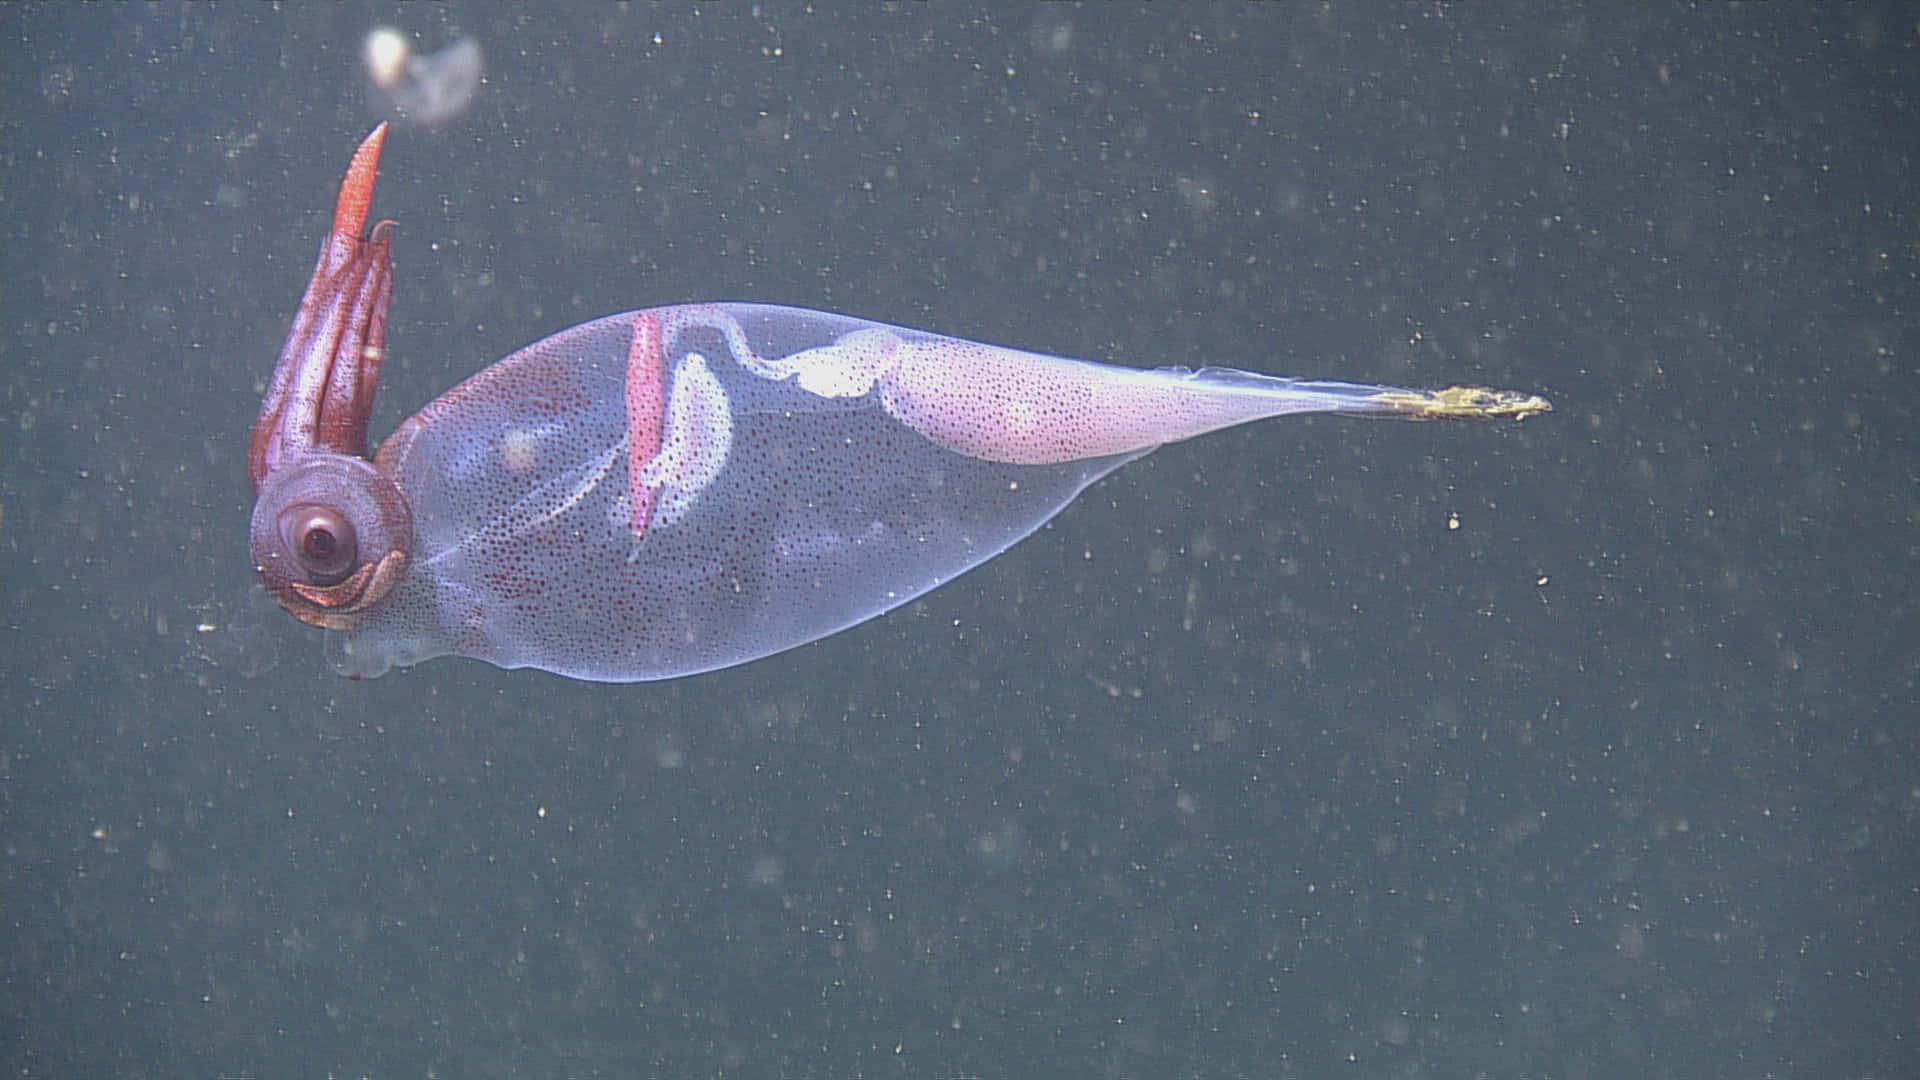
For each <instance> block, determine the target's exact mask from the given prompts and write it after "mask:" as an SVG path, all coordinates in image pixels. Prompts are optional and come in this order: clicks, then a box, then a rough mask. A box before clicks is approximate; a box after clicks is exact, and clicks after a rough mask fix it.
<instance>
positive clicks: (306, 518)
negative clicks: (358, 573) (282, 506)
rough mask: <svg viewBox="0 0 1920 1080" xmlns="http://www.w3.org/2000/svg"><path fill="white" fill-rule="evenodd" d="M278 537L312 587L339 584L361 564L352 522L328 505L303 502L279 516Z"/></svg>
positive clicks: (358, 546)
mask: <svg viewBox="0 0 1920 1080" xmlns="http://www.w3.org/2000/svg"><path fill="white" fill-rule="evenodd" d="M280 536H281V538H282V539H283V540H285V541H286V545H287V550H289V551H291V552H292V553H293V557H294V558H295V559H298V560H299V562H300V568H301V569H302V570H304V571H305V572H306V574H307V576H308V577H309V578H311V579H312V582H313V584H315V585H338V584H340V583H341V582H342V581H345V580H347V578H348V577H350V576H352V574H353V568H354V564H356V563H358V562H359V561H360V544H359V541H358V540H357V539H356V538H355V537H354V534H353V523H352V522H350V521H348V520H347V518H346V515H344V514H342V513H341V512H340V511H338V510H336V509H334V508H333V507H331V506H316V505H314V504H312V503H303V504H301V505H299V506H293V507H289V508H287V509H286V510H284V511H282V512H281V514H280Z"/></svg>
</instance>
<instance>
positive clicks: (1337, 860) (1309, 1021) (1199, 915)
mask: <svg viewBox="0 0 1920 1080" xmlns="http://www.w3.org/2000/svg"><path fill="white" fill-rule="evenodd" d="M381 21H392V22H396V23H398V24H399V25H402V26H404V27H406V28H408V29H411V30H414V31H417V32H419V33H420V34H421V35H422V37H423V43H424V44H426V45H427V46H429V47H432V46H437V45H440V44H443V43H445V42H447V41H450V40H452V39H453V38H454V37H456V36H458V35H459V34H462V33H471V34H474V35H476V36H477V37H478V38H479V39H480V40H481V42H482V43H483V44H484V46H485V48H486V50H487V52H488V54H489V59H490V81H489V84H488V85H487V86H486V87H485V89H484V94H483V97H482V99H481V101H480V104H479V106H478V108H477V109H476V110H475V111H474V112H473V113H472V114H471V115H470V116H468V117H467V118H466V119H465V120H463V121H462V122H460V123H458V124H456V125H454V126H452V127H451V128H449V129H448V130H446V131H444V132H442V133H440V134H437V135H429V134H425V133H404V134H400V135H396V136H395V137H394V138H393V139H392V140H390V142H389V146H388V153H387V159H386V162H385V167H384V169H383V177H382V184H381V189H380V193H379V199H378V202H377V204H376V211H377V212H378V213H380V214H383V215H387V216H391V217H394V218H396V219H398V220H399V221H400V222H401V227H400V231H399V234H398V236H399V239H398V243H397V248H396V256H395V259H396V263H397V264H398V287H397V297H396V301H395V305H394V325H393V334H392V340H391V343H390V344H391V347H392V353H393V359H392V360H391V362H390V363H389V365H388V376H387V385H386V387H385V390H384V392H383V397H382V405H381V408H380V412H379V415H378V417H377V419H376V423H375V429H376V431H379V432H384V431H386V430H389V429H390V428H391V426H392V424H393V423H394V422H395V421H397V420H398V419H399V418H400V417H401V416H404V415H405V414H406V413H408V412H410V411H412V410H413V409H415V408H418V407H419V406H420V405H422V404H424V403H425V402H427V401H428V400H430V399H431V398H432V397H433V396H434V395H436V394H438V393H439V392H440V391H442V390H444V389H445V388H446V387H448V386H450V385H451V384H453V383H454V382H455V381H457V380H458V379H460V378H461V377H463V376H465V375H467V374H469V373H471V372H473V371H474V370H476V369H478V368H479V367H481V366H483V365H484V364H486V363H487V362H489V361H490V360H492V359H493V358H495V357H497V356H500V355H502V354H505V353H506V352H508V351H510V350H512V349H513V348H515V347H517V346H519V345H521V344H523V343H525V342H526V341H528V340H531V339H532V338H535V337H538V336H541V335H543V334H546V333H549V332H551V331H554V330H557V329H560V328H562V327H564V326H567V325H570V324H573V323H576V322H579V321H582V320H584V319H587V318H589V317H593V316H598V315H601V314H605V313H608V312H612V311H619V310H624V309H628V308H633V307H638V306H645V305H649V304H663V303H674V302H680V301H685V300H693V299H712V298H736V299H753V300H765V301H772V302H778V303H787V304H798V305H806V306H815V307H824V308H830V309H836V310H842V311H846V312H849V313H853V314H858V315H863V316H867V317H870V318H876V319H882V320H887V321H892V322H901V323H908V324H912V325H917V326H923V327H926V328H928V329H933V330H939V331H945V332H949V333H956V334H962V335H967V336H972V337H977V338H982V339H986V340H990V341H996V342H1002V343H1007V344H1015V345H1020V346H1024V347H1027V348H1033V349H1039V350H1045V351H1053V352H1062V353H1069V354H1076V355H1083V356H1090V357H1095V358H1100V359H1109V360H1115V361H1119V362H1125V363H1134V364H1153V363H1164V362H1177V363H1228V364H1235V365H1239V366H1244V367H1253V368H1261V369H1266V370H1276V371H1283V372H1289V373H1299V374H1313V375H1323V376H1332V377H1346V378H1356V379H1363V380H1376V381H1393V382H1410V383H1415V384H1431V385H1438V384H1442V383H1446V382H1451V381H1469V382H1479V383H1489V384H1495V385H1506V386H1514V387H1520V388H1526V389H1536V390H1541V391H1543V392H1546V393H1548V394H1550V395H1552V396H1553V397H1554V398H1555V399H1556V401H1557V403H1558V406H1559V410H1558V411H1557V412H1555V413H1554V414H1553V415H1552V416H1550V417H1547V418H1543V419H1540V420H1535V421H1529V422H1528V423H1526V424H1525V425H1510V424H1509V425H1496V426H1480V425H1462V426H1447V425H1441V426H1433V425H1395V424H1360V423H1353V422H1342V421H1337V420H1298V421H1290V422H1283V423H1273V424H1267V425H1262V426H1257V427H1254V428H1251V429H1245V430H1241V431H1236V432H1231V433H1227V434H1223V435H1219V436H1214V437H1210V438H1207V439H1204V440H1200V441H1198V442H1195V443H1192V444H1188V445H1183V446H1177V447H1172V448H1168V449H1166V450H1163V451H1161V452H1160V453H1158V454H1156V455H1154V456H1153V457H1152V458H1149V459H1148V460H1146V461H1144V462H1141V463H1138V464H1136V465H1134V466H1132V467H1130V468H1129V469H1127V470H1126V471H1124V472H1123V473H1121V474H1120V475H1118V476H1116V477H1114V478H1112V479H1110V480H1109V481H1107V482H1105V483H1104V484H1102V485H1100V486H1099V487H1098V488H1096V489H1095V490H1094V491H1092V492H1090V493H1089V494H1088V495H1087V496H1086V497H1084V498H1083V499H1082V500H1081V501H1080V502H1079V503H1077V504H1076V505H1075V506H1074V507H1073V508H1071V509H1070V510H1069V511H1068V512H1067V513H1066V514H1064V515H1063V516H1062V517H1061V518H1060V519H1059V520H1058V521H1056V522H1055V524H1054V526H1053V527H1052V528H1050V529H1048V530H1046V531H1045V532H1043V533H1042V534H1040V535H1038V536H1036V537H1035V538H1034V539H1032V540H1031V541H1029V542H1028V543H1026V544H1025V545H1023V546H1021V547H1019V548H1017V549H1015V550H1014V551H1013V552H1012V553H1010V554H1009V555H1007V556H1005V557H1003V558H1001V559H1000V560H998V561H996V562H994V563H992V564H990V565H989V566H988V567H987V568H985V569H983V570H981V571H979V572H976V573H975V574H973V575H971V576H969V577H968V578H966V579H965V580H964V581H962V582H961V583H959V584H956V585H953V586H951V587H948V588H946V589H944V590H942V591H940V592H938V593H936V594H934V595H932V596H931V597H929V598H927V599H925V600H924V601H922V602H920V603H917V604H914V605H912V606H911V607H909V608H907V609H904V610H902V611H900V612H897V613H895V614H894V615H892V616H890V617H888V618H884V619H881V620H878V621H876V622H873V623H871V624H869V625H867V626H865V627H862V628H860V629H858V630H856V631H853V632H850V633H847V634H843V635H841V636H839V637H836V638H833V639H831V640H829V641H826V642H824V643H821V644H818V645H815V646H812V647H809V648H805V649H801V650H798V651H795V652H792V653H789V654H786V655H784V656H780V657H777V658H774V659H771V660H767V661H764V662H761V663H758V664H754V665H751V666H749V667H745V668H741V669H736V670H733V671H728V672H723V673H719V674H715V675H710V676H706V677H701V678H697V679H690V680H685V681H681V682H677V683H669V684H657V685H650V686H637V687H601V686H593V685H584V684H577V683H570V682H566V681H563V680H559V679H556V678H552V677H549V676H545V675H541V674H537V673H530V672H520V673H504V672H498V671H495V670H493V669H491V668H487V667H484V666H482V665H478V664H474V663H470V662H462V661H439V662H434V663H431V664H428V665H425V666H423V667H420V668H417V669H414V670H412V671H409V672H404V673H399V674H396V675H394V676H390V677H388V678H385V679H381V680H378V681H372V682H367V683H364V684H356V683H352V682H347V681H343V680H340V679H337V678H335V677H334V676H332V675H331V674H329V673H328V672H327V671H326V670H325V668H324V665H323V662H322V658H321V652H320V642H319V639H318V635H317V634H315V633H314V632H312V631H308V630H306V629H304V628H302V627H300V626H298V625H296V624H295V623H293V622H292V621H291V620H289V619H287V618H285V617H284V616H282V615H281V614H280V613H279V612H278V611H277V610H275V609H273V607H272V605H271V604H270V603H269V602H266V601H265V600H263V598H262V597H261V595H260V593H259V590H258V589H257V587H256V586H255V584H254V581H253V578H252V575H251V574H250V572H249V569H248V566H247V557H246V544H245V538H246V523H247V515H248V511H249V506H250V503H251V496H250V494H249V492H248V490H247V485H246V481H245V475H244V473H245V469H244V460H243V458H244V450H245V443H246V432H247V428H248V426H249V424H250V423H251V422H252V419H253V415H254V411H255V409H256V407H257V403H258V396H259V391H260V389H261V387H262V385H263V382H264V380H265V378H266V376H267V374H268V371H269V369H270V367H271V363H272V360H273V357H274V354H275V352H276V350H277V348H278V345H279V342H280V339H281V337H282V336H283V334H284V332H285V328H286V322H287V319H288V316H289V315H290V313H291V311H292V308H293V305H294V302H295V300H296V298H297V297H298V295H299V292H300V290H301V288H302V286H303V285H304V283H305V280H306V276H307V273H308V270H309V268H310V266H311V262H312V258H313V252H314V250H315V247H316V244H317V242H318V238H319V236H320V235H321V233H322V231H323V230H324V229H325V227H326V221H327V208H328V207H329V206H330V203H331V200H332V197H333V192H334V189H335V185H336V184H337V181H338V178H339V174H340V171H341V168H342V166H343V164H344V162H345V160H346V157H347V154H348V153H349V152H350V151H351V149H352V147H353V145H354V144H355V142H356V141H357V140H358V139H359V138H360V136H361V135H363V134H364V133H365V132H366V130H367V128H368V127H369V126H370V122H371V117H370V115H369V114H368V112H367V109H366V105H365V102H364V101H363V99H362V95H361V88H360V85H359V81H358V74H357V71H358V49H359V43H360V39H361V36H362V35H363V34H364V33H365V32H366V31H367V30H368V29H369V28H370V27H371V26H372V25H374V24H376V23H377V22H381ZM0 35H3V37H4V40H3V42H0V101H4V102H5V103H6V105H5V109H4V111H3V112H0V230H3V231H0V273H3V274H4V279H3V284H0V514H3V515H4V516H0V623H3V626H4V629H3V630H0V844H4V850H3V851H0V1071H3V1072H4V1074H5V1075H7V1076H15V1077H119V1078H135V1077H169V1078H206V1080H213V1078H219V1077H228V1078H234V1077H246V1078H250V1080H266V1078H279V1077H330V1076H332V1077H361V1076H366V1077H376V1078H386V1077H446V1078H453V1077H460V1078H468V1077H553V1078H574V1077H633V1076H644V1077H754V1078H795V1080H797V1078H822V1080H852V1078H860V1077H910V1078H928V1080H941V1078H949V1080H951V1078H956V1077H978V1078H985V1080H1000V1078H1009V1080H1011V1078H1040V1077H1045V1078H1059V1077H1113V1078H1137V1080H1164V1078H1173V1077H1197V1078H1213V1077H1262V1078H1266V1077H1287V1076H1300V1077H1327V1076H1352V1077H1429V1076H1431V1077H1470V1076H1487V1077H1564V1078H1583V1077H1612V1076H1645V1077H1794V1076H1808V1077H1820V1078H1823V1080H1824V1078H1835V1077H1892V1076H1902V1075H1916V1074H1920V1006H1916V1001H1920V988H1917V987H1916V985H1915V984H1916V970H1915V968H1916V962H1915V949H1916V946H1917V943H1916V941H1915V936H1916V926H1917V920H1920V893H1917V892H1916V889H1917V888H1920V865H1917V863H1920V857H1917V856H1916V852H1920V837H1917V836H1916V825H1915V819H1916V815H1917V814H1920V767H1917V766H1916V761H1917V760H1920V755H1917V754H1916V750H1917V749H1920V737H1917V735H1916V711H1917V710H1916V690H1915V683H1916V678H1920V617H1917V616H1916V610H1915V598H1914V578H1915V572H1916V560H1917V559H1920V533H1917V531H1916V529H1917V527H1920V499H1917V498H1916V472H1917V471H1920V456H1916V453H1915V439H1914V430H1915V405H1916V400H1920V398H1917V397H1916V390H1917V389H1920V384H1917V381H1916V367H1915V360H1914V357H1915V355H1916V352H1917V351H1920V341H1917V340H1916V331H1915V325H1916V324H1915V314H1916V305H1917V304H1920V284H1917V283H1916V268H1917V260H1916V253H1917V251H1920V232H1917V231H1916V218H1915V206H1914V199H1915V184H1914V180H1913V170H1914V167H1915V163H1916V162H1915V154H1916V149H1917V148H1920V110H1916V96H1917V95H1920V33H1917V31H1916V24H1915V21H1914V18H1913V14H1912V10H1911V9H1910V8H1903V7H1901V6H1899V5H1885V6H1876V5H1869V4H1821V5H1802V4H1788V3H1771V4H1741V5H1720V4H1708V5H1700V6H1696V7H1689V6H1683V5H1669V4H1636V5H1631V6H1629V5H1615V6H1612V7H1610V8H1606V9H1601V8H1598V7H1594V8H1589V7H1587V6H1585V5H1562V4H1552V3H1548V4H1524V5H1513V4H1494V3H1457V4H1441V5H1435V4H1411V3H1408V4H1395V5H1384V4H1382V5H1353V6H1351V7H1349V6H1348V5H1325V6H1323V5H1317V4H1306V3H1286V4H1262V5H1241V4H1219V5H1209V6H1198V5H1195V6H1176V5H1154V6H1146V5H1140V6H1135V5H1131V4H1126V5H1122V4H1114V5H1108V4H1099V5H1088V6H1071V5H1063V4H1046V5H1029V4H1025V3H1020V4H1008V5H998V6H979V5H960V4H932V5H905V6H889V7H882V6H872V5H849V6H846V7H845V8H841V7H839V6H836V5H821V6H820V9H819V10H814V11H807V10H806V9H804V8H802V7H800V6H798V5H770V6H766V7H763V8H761V9H759V10H758V11H757V12H756V10H755V9H753V8H750V7H749V6H747V5H745V4H726V5H714V6H711V7H706V8H703V9H700V10H699V11H698V12H695V11H693V10H691V9H686V10H682V9H674V10H664V9H655V8H653V7H651V6H646V5H633V6H625V5H620V6H614V5H585V6H582V7H580V8H577V9H568V10H566V11H562V12H557V13H556V12H552V11H547V10H544V9H543V8H541V7H538V6H534V5H526V6H521V5H511V6H508V5H491V6H488V5H472V6H454V5H438V4H436V5H425V4H412V5H401V6H399V7H397V8H386V7H378V6H376V7H373V8H368V7H363V6H360V5H333V4H317V3H310V4H290V5H286V6H284V7H282V8H279V9H275V8H270V7H267V6H264V5H253V4H237V3H236V4H226V5H219V6H217V7H216V6H214V5H207V4H198V3H194V4H182V3H167V4H157V5H151V6H146V5H108V4H99V5H84V6H83V5H77V4H59V5H43V4H8V5H6V6H5V7H3V8H0Z"/></svg>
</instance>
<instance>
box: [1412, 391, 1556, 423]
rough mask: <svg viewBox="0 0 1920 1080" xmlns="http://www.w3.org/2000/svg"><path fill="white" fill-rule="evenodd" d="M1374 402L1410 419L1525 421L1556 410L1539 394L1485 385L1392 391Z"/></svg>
mask: <svg viewBox="0 0 1920 1080" xmlns="http://www.w3.org/2000/svg"><path fill="white" fill-rule="evenodd" d="M1375 401H1377V402H1378V403H1379V404H1381V405H1385V406H1387V407H1389V408H1390V409H1392V411H1393V412H1394V413H1395V414H1396V415H1398V416H1402V417H1405V418H1406V419H1408V420H1508V419H1512V420H1525V419H1526V418H1527V417H1529V416H1539V415H1540V414H1541V413H1550V412H1552V411H1553V402H1551V401H1548V400H1547V399H1546V398H1543V397H1541V396H1540V395H1539V394H1527V393H1522V392H1520V391H1517V390H1495V389H1493V388H1491V387H1486V386H1449V387H1447V388H1446V389H1444V390H1432V391H1406V390H1391V391H1387V392H1385V393H1382V394H1379V395H1377V396H1376V398H1375Z"/></svg>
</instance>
